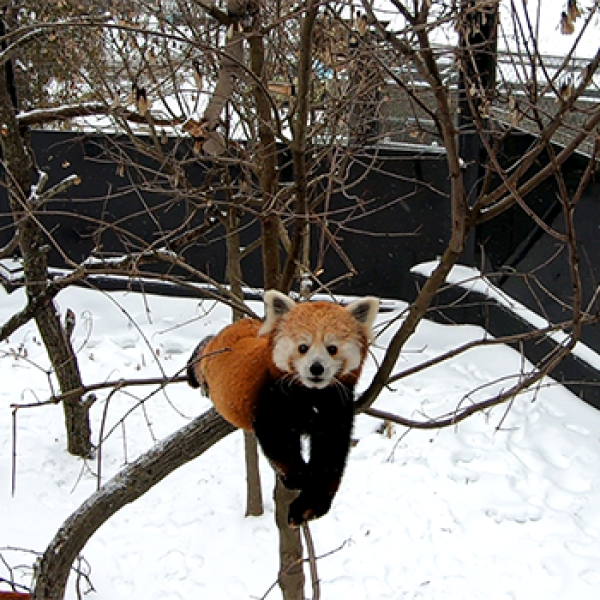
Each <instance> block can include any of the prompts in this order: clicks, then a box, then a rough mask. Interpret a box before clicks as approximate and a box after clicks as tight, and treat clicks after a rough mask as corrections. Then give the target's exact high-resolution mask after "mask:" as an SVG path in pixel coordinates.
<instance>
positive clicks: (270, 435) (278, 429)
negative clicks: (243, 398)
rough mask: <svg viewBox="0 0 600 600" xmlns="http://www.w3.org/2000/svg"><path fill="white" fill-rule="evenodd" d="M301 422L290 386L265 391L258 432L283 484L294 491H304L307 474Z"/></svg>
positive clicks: (257, 420)
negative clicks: (290, 392)
mask: <svg viewBox="0 0 600 600" xmlns="http://www.w3.org/2000/svg"><path fill="white" fill-rule="evenodd" d="M301 421H302V420H301V419H300V418H299V415H298V414H297V406H296V404H295V402H293V400H292V398H291V397H290V394H289V388H288V387H287V386H285V385H283V384H280V383H279V382H274V383H273V384H271V385H270V386H268V387H267V388H266V389H265V390H263V392H262V394H261V397H260V401H259V403H258V407H257V410H256V415H255V418H254V433H255V434H256V438H257V439H258V443H259V444H260V447H261V448H262V451H263V453H264V455H265V456H266V457H267V459H268V460H269V462H270V463H271V466H272V467H273V469H274V470H275V471H276V473H277V474H278V475H279V478H280V479H281V482H282V483H283V485H285V486H286V487H287V488H288V489H291V490H299V489H302V487H303V484H304V480H305V477H306V472H307V471H306V467H307V465H306V462H305V461H304V459H303V458H302V442H301V436H302V434H303V433H304V431H303V428H302V422H301Z"/></svg>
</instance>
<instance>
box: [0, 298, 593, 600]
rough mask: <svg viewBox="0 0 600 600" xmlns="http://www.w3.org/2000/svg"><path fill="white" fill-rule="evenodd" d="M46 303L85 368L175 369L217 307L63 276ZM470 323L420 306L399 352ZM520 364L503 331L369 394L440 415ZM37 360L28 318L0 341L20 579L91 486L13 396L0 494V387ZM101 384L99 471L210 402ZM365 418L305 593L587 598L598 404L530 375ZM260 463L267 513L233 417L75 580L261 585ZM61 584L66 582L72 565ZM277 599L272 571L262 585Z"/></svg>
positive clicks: (445, 406) (43, 379)
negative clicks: (422, 422) (430, 424)
mask: <svg viewBox="0 0 600 600" xmlns="http://www.w3.org/2000/svg"><path fill="white" fill-rule="evenodd" d="M22 304H23V295H22V294H21V293H20V292H15V293H13V294H12V295H10V296H9V295H6V294H5V293H4V292H3V291H2V290H1V288H0V322H4V321H5V319H6V318H7V317H8V316H9V315H11V314H12V313H13V311H15V310H16V309H17V308H19V307H21V306H22ZM59 304H60V307H61V310H63V311H64V310H66V309H67V308H71V309H72V310H74V311H75V313H76V315H77V318H78V324H77V328H76V332H75V345H76V347H77V349H78V357H79V361H80V366H81V369H82V372H83V376H84V380H85V382H86V383H94V382H99V381H104V380H113V379H119V378H140V377H149V376H157V375H160V374H161V373H166V374H167V375H173V374H175V373H176V372H177V371H178V370H180V369H181V368H182V367H183V366H184V365H185V362H186V360H187V358H188V356H189V354H190V353H191V350H192V349H193V347H194V346H195V344H196V343H197V341H198V340H199V339H200V338H201V337H203V336H204V335H205V334H207V333H209V332H211V331H213V330H215V329H217V328H220V327H221V326H222V325H224V324H225V323H227V322H228V320H229V313H228V311H227V310H225V309H223V308H221V307H215V306H213V304H211V303H210V302H204V303H199V302H198V301H194V300H188V299H177V298H160V297H152V296H141V295H139V294H134V293H129V294H128V293H112V294H102V293H99V292H92V291H86V290H69V291H67V292H65V293H63V294H61V295H60V297H59ZM256 309H257V311H259V312H260V311H261V308H260V306H258V305H257V306H256ZM392 316H394V313H386V314H384V315H382V320H389V319H390V318H391V317H392ZM389 335H390V333H389V332H387V333H386V334H385V335H384V336H382V339H381V340H380V341H379V345H384V344H385V341H386V339H388V338H389ZM481 335H482V331H481V330H480V329H477V328H474V327H448V326H439V325H432V324H430V323H424V324H423V325H422V326H421V327H420V328H419V330H418V332H417V334H416V335H415V336H414V337H413V338H412V339H411V341H410V344H409V347H408V348H407V349H406V350H405V352H404V354H403V356H402V357H401V360H400V362H399V365H398V368H399V369H404V368H406V367H409V366H412V365H414V364H416V363H418V362H421V361H423V360H426V359H429V358H430V357H432V356H434V355H436V354H438V353H440V352H443V351H445V350H448V349H450V348H452V347H455V346H456V345H457V344H461V343H464V342H465V341H467V340H470V339H473V338H474V337H480V336H481ZM521 364H522V360H521V357H520V356H519V355H518V354H516V353H515V352H513V351H511V350H509V349H507V348H486V349H484V350H478V351H473V352H469V353H468V354H466V355H463V356H461V357H459V358H458V359H454V360H453V361H451V362H450V363H448V364H445V365H443V366H439V367H437V368H436V369H435V370H434V371H430V372H427V373H423V374H420V375H415V376H412V377H410V378H408V379H406V380H403V381H401V382H399V383H398V384H397V385H396V386H395V387H394V389H392V390H389V391H386V392H385V394H384V395H383V396H382V397H381V399H380V401H379V402H378V404H377V406H378V407H380V408H382V409H386V410H395V411H398V412H400V413H401V414H403V415H405V416H409V417H413V418H414V417H418V416H419V415H421V414H423V413H425V414H427V415H428V416H435V415H437V414H442V413H444V412H447V411H448V410H452V409H453V408H455V407H456V405H457V403H458V402H460V401H461V400H463V401H468V399H466V398H465V395H466V394H469V393H470V392H471V391H472V390H474V389H478V390H479V391H478V392H477V393H476V394H479V396H480V397H483V396H484V395H489V394H490V393H493V390H499V389H502V388H505V387H507V386H508V385H510V380H509V379H501V378H503V377H505V376H511V375H514V374H515V373H518V371H519V368H520V367H521ZM373 368H374V366H373V364H370V365H369V368H368V369H367V371H366V373H365V376H364V378H363V381H362V384H363V385H366V382H367V381H368V380H369V377H370V375H371V374H372V373H373ZM46 370H47V359H46V358H45V354H44V350H43V348H42V347H41V345H40V343H39V339H38V334H37V333H36V331H35V330H34V328H33V327H31V326H28V327H25V328H23V329H21V330H19V331H18V332H17V333H16V334H15V335H13V336H12V337H11V339H10V341H9V342H8V343H2V344H1V345H0V378H1V381H2V386H1V387H0V514H1V515H2V519H1V525H0V554H1V560H0V578H4V579H10V578H11V577H14V578H15V580H16V581H18V582H19V583H21V584H24V585H26V586H28V585H30V583H31V568H30V566H31V565H32V563H33V562H34V559H35V556H34V554H33V553H34V552H36V553H37V552H42V551H43V550H44V548H45V547H46V545H47V544H48V542H49V541H50V539H51V538H52V536H53V534H54V532H55V531H56V529H57V528H58V527H59V525H60V524H61V523H62V521H63V520H64V519H65V518H66V517H67V516H68V515H69V514H70V513H71V512H72V511H73V510H74V509H76V508H77V507H78V506H79V505H80V503H81V502H82V501H83V500H84V499H85V498H86V497H87V496H88V495H89V494H90V493H92V492H93V491H94V490H95V488H96V485H97V482H96V477H95V473H97V471H98V464H97V462H93V461H91V462H82V461H81V460H78V459H75V458H73V457H72V456H70V455H68V454H67V453H66V451H65V439H64V433H63V431H62V415H61V408H60V407H56V406H43V407H36V408H34V409H31V408H22V409H19V410H18V411H17V421H16V425H17V436H16V491H15V494H14V496H11V463H12V452H13V450H12V438H13V436H12V427H13V425H12V418H11V409H10V405H11V404H15V403H17V404H18V403H21V404H28V403H31V402H36V401H43V400H46V399H47V398H48V396H49V391H48V378H47V375H46ZM494 382H495V383H494ZM99 396H100V401H99V402H98V403H97V404H96V405H95V407H94V409H93V411H92V417H93V427H94V435H95V436H96V438H95V439H97V436H98V432H99V430H100V423H101V419H102V416H103V414H105V415H106V419H107V420H106V425H105V428H104V431H105V433H106V435H107V436H108V438H107V440H106V441H105V443H104V445H103V451H102V463H101V468H102V477H103V480H104V481H105V480H106V479H107V478H108V477H110V476H111V475H112V474H114V473H115V472H116V471H117V470H118V469H119V468H120V467H121V466H122V465H124V464H125V463H126V462H128V461H131V460H133V459H134V458H135V457H137V456H138V455H139V453H141V452H143V451H145V450H147V449H148V448H150V447H151V446H152V444H153V443H154V441H155V440H158V439H161V438H163V437H165V436H167V435H168V434H170V433H171V432H173V431H174V430H175V429H176V428H178V427H180V426H181V425H183V424H185V423H186V422H188V420H189V419H190V418H192V417H194V416H196V415H198V414H200V413H201V412H203V411H204V410H205V409H206V408H207V406H208V402H207V400H206V399H204V398H202V397H201V396H200V395H199V394H198V393H197V392H196V391H194V390H192V389H190V388H188V387H187V386H186V385H184V384H178V385H172V386H171V387H170V388H169V389H168V391H167V392H166V393H158V394H156V393H153V392H152V389H151V388H137V389H135V390H131V389H129V390H127V391H123V392H119V393H116V394H113V395H112V396H111V397H110V399H109V401H108V402H107V398H108V392H104V393H101V394H100V395H99ZM143 399H146V400H145V402H144V403H143V406H142V405H140V400H143ZM134 407H135V409H134V410H133V411H132V412H130V413H129V412H128V411H130V410H131V409H133V408H134ZM124 417H126V418H124ZM378 425H379V424H378V423H377V422H376V421H374V420H373V419H371V418H368V417H361V418H360V419H359V420H358V423H357V426H356V432H355V434H356V437H357V438H358V440H359V441H358V443H357V445H356V447H355V448H354V449H353V451H352V453H351V457H350V460H349V464H348V469H347V473H346V476H345V478H344V481H343V485H342V488H341V490H340V492H339V494H338V496H337V498H336V501H335V503H334V506H333V508H332V510H331V512H330V513H329V514H328V515H327V516H326V517H324V518H323V519H321V520H319V521H317V522H315V523H314V524H313V525H312V532H313V537H314V541H315V544H316V550H317V553H318V554H319V555H324V556H323V558H321V559H320V560H319V563H318V568H319V575H320V577H321V585H322V598H323V599H325V600H355V599H356V600H366V599H374V600H375V599H376V600H384V599H417V598H418V599H423V600H434V599H435V600H437V599H444V600H470V599H485V600H492V599H493V600H500V599H502V600H505V599H519V600H538V599H540V600H541V599H543V600H552V599H556V600H592V599H596V598H597V597H598V588H599V586H600V508H599V507H600V414H599V413H597V412H596V411H594V410H593V409H591V408H589V407H588V406H586V405H585V404H583V403H581V402H580V401H578V400H577V398H575V397H573V396H572V395H571V394H570V393H568V392H567V391H565V390H564V389H562V388H560V387H558V386H548V387H543V388H541V389H539V390H537V392H536V393H535V394H533V393H531V394H528V395H527V396H524V397H521V398H519V399H518V400H516V401H515V403H514V405H513V406H512V408H511V410H510V412H509V413H508V414H506V407H500V408H497V409H495V410H494V411H493V412H491V413H488V414H486V415H478V416H475V417H473V418H471V419H470V420H468V421H466V422H464V423H462V424H460V425H459V426H457V427H456V428H452V429H446V430H441V431H415V430H413V431H407V430H405V429H402V428H400V427H396V428H395V431H394V434H393V436H392V437H391V438H388V437H386V436H383V435H381V434H379V433H376V432H375V429H376V428H377V426H378ZM499 426H500V428H499ZM263 467H264V468H263V478H264V482H263V483H264V491H265V497H266V514H265V515H264V516H263V517H260V518H248V519H245V518H244V517H243V509H244V497H243V494H244V482H243V478H244V473H243V465H242V437H241V434H240V433H239V432H237V433H234V434H232V435H230V436H229V437H227V438H226V439H225V440H223V441H222V442H220V443H219V444H217V445H216V446H215V447H214V448H212V449H211V450H210V451H209V452H208V453H206V454H205V455H203V456H201V457H200V458H198V459H197V460H195V461H193V462H192V463H191V464H189V465H187V466H185V467H184V468H182V469H180V470H178V471H177V472H175V473H174V474H172V475H171V476H169V477H168V478H167V479H166V480H165V481H163V482H162V483H161V484H159V485H158V486H157V487H156V488H154V489H153V490H151V491H150V492H149V493H148V494H146V495H145V496H144V497H143V498H141V499H140V500H139V501H137V502H135V503H134V504H133V505H130V506H128V507H127V508H125V509H123V510H121V511H120V512H119V513H117V515H116V516H115V517H113V518H112V519H111V520H109V521H108V522H107V523H106V524H105V525H104V526H103V527H102V528H101V529H100V530H99V531H98V533H97V534H96V535H95V536H93V537H92V539H91V540H90V542H89V543H88V545H87V546H86V547H85V549H84V553H83V554H84V557H85V559H86V561H87V563H88V564H89V565H90V567H91V575H90V577H91V581H92V583H93V585H94V588H95V592H94V593H91V594H90V595H89V596H88V597H89V598H98V600H102V599H107V600H108V599H110V600H115V599H125V598H132V599H139V600H142V599H144V600H148V599H151V598H156V599H158V598H160V599H161V600H166V599H179V598H182V599H183V598H186V599H189V598H203V599H206V600H221V599H224V600H225V599H245V600H247V599H252V598H263V597H265V594H267V592H268V590H269V588H270V586H271V585H272V584H273V582H274V580H275V577H276V573H277V536H276V531H275V527H274V524H273V514H272V513H273V505H272V501H271V493H270V490H271V489H272V475H271V473H270V471H269V468H268V467H267V466H266V464H264V465H263ZM8 567H13V571H12V573H11V572H9V568H8ZM1 589H8V588H7V585H6V584H5V583H0V590H1ZM68 597H69V598H76V597H77V595H76V591H75V589H74V585H73V579H72V581H71V583H70V586H69V592H68ZM279 597H280V594H279V592H278V591H277V590H276V589H275V590H273V591H271V592H270V593H268V595H267V596H266V598H269V599H271V598H274V599H276V598H279ZM307 597H310V593H307Z"/></svg>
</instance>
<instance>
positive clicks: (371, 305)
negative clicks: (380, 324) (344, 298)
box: [346, 296, 379, 338]
mask: <svg viewBox="0 0 600 600" xmlns="http://www.w3.org/2000/svg"><path fill="white" fill-rule="evenodd" d="M346 310H347V311H348V312H349V313H350V314H351V315H352V316H353V317H354V318H355V319H356V320H357V321H358V322H359V323H360V324H361V325H363V326H364V328H365V329H366V331H367V335H368V336H369V338H371V337H372V334H373V332H372V331H371V328H372V327H373V323H374V322H375V318H376V317H377V313H378V311H379V300H378V299H377V298H374V297H373V296H366V297H365V298H361V299H360V300H355V301H354V302H351V303H350V304H348V306H346Z"/></svg>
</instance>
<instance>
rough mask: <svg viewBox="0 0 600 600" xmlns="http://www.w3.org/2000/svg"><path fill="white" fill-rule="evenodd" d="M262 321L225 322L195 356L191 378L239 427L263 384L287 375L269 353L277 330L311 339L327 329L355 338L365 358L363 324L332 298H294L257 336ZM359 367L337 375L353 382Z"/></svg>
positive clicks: (247, 425)
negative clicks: (270, 327)
mask: <svg viewBox="0 0 600 600" xmlns="http://www.w3.org/2000/svg"><path fill="white" fill-rule="evenodd" d="M261 326H262V323H261V322H260V321H258V320H256V319H241V320H240V321H238V322H236V323H234V324H232V325H229V326H227V327H225V328H224V329H223V330H221V331H220V332H219V333H218V334H217V335H216V336H215V337H214V338H212V339H211V340H210V341H208V343H207V344H206V345H205V346H204V347H203V348H202V350H201V352H200V356H195V357H194V359H195V363H194V364H193V366H192V369H193V373H194V376H195V378H196V379H197V381H198V382H199V383H200V384H201V385H202V386H205V387H207V388H208V395H209V397H210V399H211V401H212V402H213V404H214V405H215V408H216V409H217V411H218V412H219V414H220V415H221V416H222V417H223V418H224V419H226V420H227V421H229V422H230V423H232V424H233V425H235V426H236V427H239V428H241V429H246V430H252V429H253V422H254V417H255V414H256V406H257V402H258V401H259V397H260V392H261V390H262V389H263V388H264V387H265V386H266V385H267V384H268V383H269V382H271V381H273V380H275V379H278V378H281V377H285V375H286V373H285V372H284V371H281V370H280V369H278V368H277V367H276V366H275V364H274V363H273V359H272V352H273V345H274V341H275V339H276V338H277V336H281V335H283V336H289V337H291V338H295V337H297V336H300V335H302V334H303V333H306V332H308V333H311V334H312V335H313V336H314V337H315V339H317V338H320V339H322V338H323V337H324V336H325V335H326V334H327V333H330V332H331V333H335V334H336V335H337V336H338V338H342V339H350V338H351V339H354V340H356V341H357V342H358V343H359V345H360V347H361V356H362V359H363V360H364V358H365V356H366V354H367V348H368V338H367V335H366V333H365V330H364V328H363V327H362V326H361V325H360V324H359V323H358V322H357V321H356V320H355V319H354V318H353V317H352V316H351V315H350V313H348V312H347V311H346V310H345V309H344V308H342V307H341V306H339V305H336V304H332V303H330V302H310V303H305V304H297V305H296V306H295V307H294V309H293V310H292V311H290V312H289V313H288V314H286V315H284V316H283V317H282V318H280V319H279V320H278V321H277V323H276V325H275V327H274V328H273V330H272V331H271V332H269V333H267V334H266V335H262V336H259V331H260V328H261ZM361 367H362V365H361ZM361 367H359V368H357V369H355V370H353V371H351V372H349V373H346V374H345V375H343V376H340V377H339V378H338V380H339V381H341V382H342V383H345V384H346V385H354V384H355V383H356V381H357V379H358V377H359V375H360V371H361ZM290 371H291V369H290Z"/></svg>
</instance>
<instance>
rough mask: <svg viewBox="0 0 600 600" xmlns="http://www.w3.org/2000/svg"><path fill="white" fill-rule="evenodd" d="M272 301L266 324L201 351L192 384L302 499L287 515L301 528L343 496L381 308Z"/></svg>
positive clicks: (226, 334) (374, 303) (237, 330)
mask: <svg viewBox="0 0 600 600" xmlns="http://www.w3.org/2000/svg"><path fill="white" fill-rule="evenodd" d="M264 301H265V319H264V321H263V322H261V321H259V320H256V319H242V320H240V321H238V322H237V323H234V324H232V325H229V326H227V327H225V328H224V329H223V330H221V332H219V333H218V334H217V335H216V336H214V337H211V338H207V339H205V340H203V341H202V342H201V343H200V344H199V346H198V347H197V348H196V350H195V351H194V354H193V355H192V357H191V359H190V362H189V364H188V381H189V382H190V385H192V387H201V388H202V389H203V390H204V392H205V393H206V394H207V395H208V396H209V397H210V399H211V401H212V402H213V404H214V405H215V408H216V409H217V411H218V412H219V413H220V414H221V416H222V417H223V418H224V419H226V420H227V421H229V422H230V423H232V424H233V425H235V426H236V427H239V428H242V429H246V430H252V431H254V432H255V433H256V436H257V439H258V441H259V444H260V445H261V448H262V450H263V452H264V454H265V456H266V457H267V458H268V459H269V461H270V463H271V464H272V466H273V468H274V469H275V470H276V472H277V474H278V475H279V477H280V478H281V480H282V482H283V484H284V485H286V486H287V487H289V488H290V489H297V490H300V494H299V496H298V497H297V498H296V499H295V500H294V502H292V504H291V506H290V512H289V522H290V524H291V525H294V526H298V525H301V524H302V523H303V522H305V521H307V520H310V519H314V518H317V517H320V516H323V515H324V514H325V513H326V512H327V511H328V510H329V508H330V506H331V502H332V500H333V497H334V495H335V493H336V491H337V489H338V487H339V483H340V481H341V476H342V474H343V471H344V468H345V465H346V459H347V456H348V451H349V448H350V436H351V433H352V426H353V422H354V406H353V400H354V386H355V385H356V382H357V380H358V378H359V376H360V373H361V370H362V366H363V364H364V361H365V358H366V356H367V351H368V347H369V343H370V341H371V338H372V325H373V322H374V320H375V317H376V316H377V311H378V307H379V301H378V300H377V299H376V298H372V297H367V298H363V299H360V300H356V301H354V302H352V303H351V304H349V305H348V306H346V307H342V306H340V305H338V304H333V303H331V302H305V303H299V304H296V303H295V302H294V301H293V300H292V299H290V298H288V297H287V296H285V295H284V294H281V293H279V292H276V291H274V290H270V291H268V292H266V293H265V298H264ZM303 437H306V438H307V439H308V441H309V446H310V452H309V458H308V460H305V459H304V457H303V454H302V448H301V446H302V438H303Z"/></svg>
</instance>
